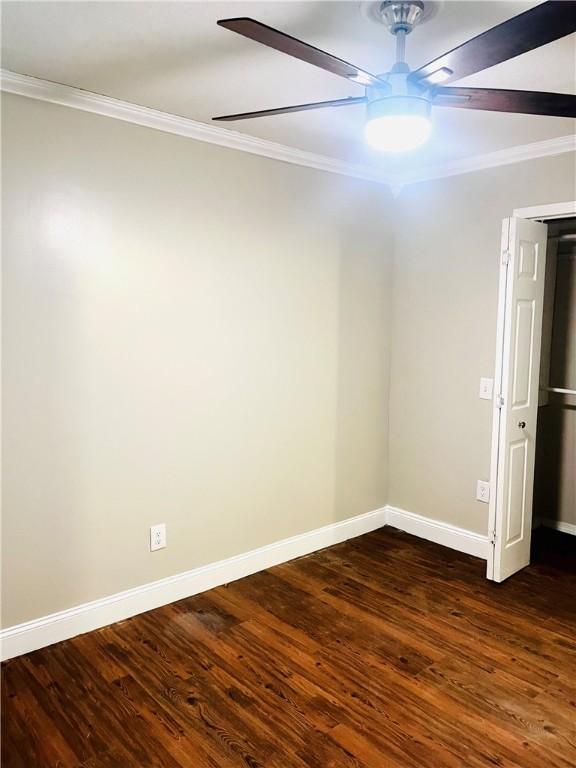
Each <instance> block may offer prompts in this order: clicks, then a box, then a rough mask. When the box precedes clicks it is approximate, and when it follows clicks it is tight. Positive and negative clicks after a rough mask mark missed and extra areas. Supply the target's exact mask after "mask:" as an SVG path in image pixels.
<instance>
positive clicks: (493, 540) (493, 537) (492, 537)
mask: <svg viewBox="0 0 576 768" xmlns="http://www.w3.org/2000/svg"><path fill="white" fill-rule="evenodd" d="M488 541H489V542H490V544H496V531H490V535H489V536H488Z"/></svg>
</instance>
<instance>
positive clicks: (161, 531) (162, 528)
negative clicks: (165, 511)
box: [150, 523, 166, 552]
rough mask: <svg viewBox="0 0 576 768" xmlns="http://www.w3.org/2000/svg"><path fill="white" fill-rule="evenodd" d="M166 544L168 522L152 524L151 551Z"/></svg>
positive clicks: (162, 547)
mask: <svg viewBox="0 0 576 768" xmlns="http://www.w3.org/2000/svg"><path fill="white" fill-rule="evenodd" d="M165 546H166V523H159V524H158V525H151V526H150V552H154V551H155V550H157V549H164V547H165Z"/></svg>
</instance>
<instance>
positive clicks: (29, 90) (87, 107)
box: [0, 69, 388, 184]
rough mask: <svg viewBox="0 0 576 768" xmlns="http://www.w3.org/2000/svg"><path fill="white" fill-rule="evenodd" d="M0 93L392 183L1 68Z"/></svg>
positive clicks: (368, 171) (360, 169)
mask: <svg viewBox="0 0 576 768" xmlns="http://www.w3.org/2000/svg"><path fill="white" fill-rule="evenodd" d="M0 89H1V90H2V91H5V92H6V93H14V94H16V95H18V96H27V97H28V98H31V99H38V100H40V101H48V102H50V103H51V104H59V105H61V106H64V107H72V108H73V109H79V110H82V111H83V112H92V113H94V114H96V115H103V116H104V117H112V118H114V119H116V120H123V121H125V122H128V123H134V124H135V125H141V126H144V127H145V128H153V129H154V130H157V131H164V132H165V133H173V134H176V135H177V136H185V137H187V138H189V139H196V141H204V142H207V143H209V144H217V145H218V146H221V147H227V148H228V149H237V150H239V151H241V152H249V153H250V154H253V155H260V156H262V157H268V158H271V159H273V160H280V161H282V162H285V163H292V164H294V165H303V166H306V167H308V168H315V169H316V170H319V171H327V172H328V173H338V174H340V175H343V176H353V177H355V178H358V179H363V180H365V181H373V182H376V183H378V184H388V178H387V177H386V176H384V175H383V174H382V173H381V172H380V171H378V170H376V169H373V168H370V167H369V166H364V165H357V164H354V163H348V162H345V161H343V160H337V159H336V158H332V157H327V156H326V155H317V154H315V153H313V152H306V151H304V150H302V149H296V148H295V147H288V146H286V145H285V144H277V143H275V142H273V141H267V140H265V139H258V138H256V137H254V136H248V135H247V134H244V133H239V132H238V131H232V130H229V129H226V128H221V127H220V126H216V125H210V124H208V123H202V122H199V121H198V120H192V119H190V118H188V117H181V116H179V115H173V114H171V113H169V112H161V111H160V110H158V109H151V108H150V107H142V106H140V105H138V104H132V103H131V102H128V101H120V100H119V99H113V98H112V97H110V96H103V95H101V94H99V93H93V92H92V91H85V90H82V89H81V88H74V87H72V86H70V85H63V84H62V83H55V82H52V81H51V80H41V79H40V78H37V77H31V76H30V75H21V74H18V73H17V72H11V71H10V70H6V69H2V70H0Z"/></svg>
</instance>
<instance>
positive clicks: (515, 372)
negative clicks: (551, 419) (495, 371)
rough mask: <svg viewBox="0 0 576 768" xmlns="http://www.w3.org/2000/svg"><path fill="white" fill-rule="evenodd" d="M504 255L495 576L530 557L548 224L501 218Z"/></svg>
mask: <svg viewBox="0 0 576 768" xmlns="http://www.w3.org/2000/svg"><path fill="white" fill-rule="evenodd" d="M503 226H504V232H503V243H504V244H505V243H506V241H507V243H508V246H507V249H505V255H506V260H507V261H508V264H507V267H506V270H507V274H506V296H505V312H504V344H503V349H502V388H501V395H502V400H501V401H500V402H501V413H500V439H499V451H498V472H497V488H496V519H495V534H496V539H495V547H494V570H493V577H494V580H495V581H503V580H504V579H506V578H508V576H510V575H512V574H513V573H516V571H519V570H520V569H521V568H524V567H525V566H526V565H528V564H529V562H530V538H531V534H532V495H533V486H534V454H535V445H536V420H537V418H538V390H539V378H540V375H539V374H540V347H541V336H542V307H543V301H544V278H545V267H546V239H547V230H548V227H547V226H546V224H542V223H540V222H538V221H530V220H528V219H517V218H511V219H505V220H504V223H503Z"/></svg>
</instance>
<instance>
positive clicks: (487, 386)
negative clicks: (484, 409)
mask: <svg viewBox="0 0 576 768" xmlns="http://www.w3.org/2000/svg"><path fill="white" fill-rule="evenodd" d="M493 390H494V379H480V392H479V397H481V398H482V400H492V392H493Z"/></svg>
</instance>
